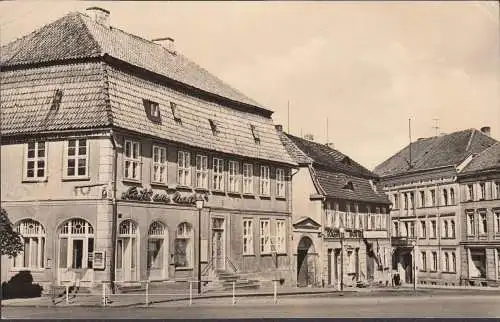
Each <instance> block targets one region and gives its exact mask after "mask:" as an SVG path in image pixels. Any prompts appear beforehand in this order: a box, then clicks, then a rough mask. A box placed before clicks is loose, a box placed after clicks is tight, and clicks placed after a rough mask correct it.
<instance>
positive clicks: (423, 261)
mask: <svg viewBox="0 0 500 322" xmlns="http://www.w3.org/2000/svg"><path fill="white" fill-rule="evenodd" d="M420 258H421V259H420V263H421V265H422V268H421V270H422V271H426V270H427V253H426V252H425V251H423V252H421V253H420Z"/></svg>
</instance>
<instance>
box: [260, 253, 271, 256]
mask: <svg viewBox="0 0 500 322" xmlns="http://www.w3.org/2000/svg"><path fill="white" fill-rule="evenodd" d="M260 256H261V257H268V256H273V254H272V253H260Z"/></svg>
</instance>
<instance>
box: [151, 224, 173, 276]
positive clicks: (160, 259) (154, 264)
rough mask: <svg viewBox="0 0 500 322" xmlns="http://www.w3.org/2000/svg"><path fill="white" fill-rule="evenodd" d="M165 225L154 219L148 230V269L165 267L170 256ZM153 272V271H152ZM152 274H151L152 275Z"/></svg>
mask: <svg viewBox="0 0 500 322" xmlns="http://www.w3.org/2000/svg"><path fill="white" fill-rule="evenodd" d="M165 231H166V229H165V225H163V223H161V222H159V221H154V222H152V223H151V225H150V226H149V230H148V251H147V255H148V261H147V267H148V269H150V270H151V269H152V270H158V269H165V268H167V267H166V264H167V261H168V258H167V256H165V255H167V254H166V250H167V249H168V245H166V244H168V238H167V237H168V236H167V234H165ZM150 274H151V272H150ZM150 276H151V275H150Z"/></svg>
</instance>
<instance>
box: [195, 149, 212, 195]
mask: <svg viewBox="0 0 500 322" xmlns="http://www.w3.org/2000/svg"><path fill="white" fill-rule="evenodd" d="M199 181H201V185H200V184H199ZM194 185H195V189H206V190H208V189H209V169H208V156H207V155H203V154H196V166H195V184H194Z"/></svg>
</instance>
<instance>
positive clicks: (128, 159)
mask: <svg viewBox="0 0 500 322" xmlns="http://www.w3.org/2000/svg"><path fill="white" fill-rule="evenodd" d="M124 162H125V166H124V171H125V173H124V177H125V179H130V180H140V179H141V156H140V145H139V142H135V141H130V140H125V154H124Z"/></svg>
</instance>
